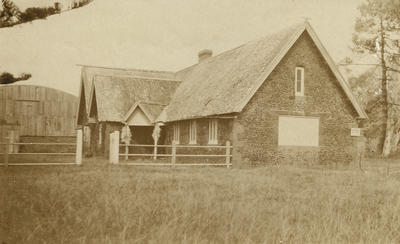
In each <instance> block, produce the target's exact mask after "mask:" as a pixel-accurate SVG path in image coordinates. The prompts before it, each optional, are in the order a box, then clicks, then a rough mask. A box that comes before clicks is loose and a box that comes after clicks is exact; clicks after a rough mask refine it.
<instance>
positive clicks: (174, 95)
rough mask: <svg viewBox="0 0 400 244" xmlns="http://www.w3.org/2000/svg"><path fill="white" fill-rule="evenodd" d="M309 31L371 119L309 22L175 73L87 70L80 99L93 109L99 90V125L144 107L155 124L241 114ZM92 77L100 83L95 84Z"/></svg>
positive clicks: (348, 92)
mask: <svg viewBox="0 0 400 244" xmlns="http://www.w3.org/2000/svg"><path fill="white" fill-rule="evenodd" d="M305 31H307V32H308V34H309V35H310V37H311V39H312V40H313V41H314V43H315V45H316V47H317V48H318V49H319V51H320V52H321V54H322V56H323V57H324V59H325V61H326V62H327V64H328V66H329V67H330V68H331V71H332V73H333V74H334V75H335V77H336V78H337V80H338V82H339V85H340V86H341V87H342V88H343V91H344V92H345V94H346V95H347V97H348V98H349V100H350V101H351V103H352V104H353V107H354V109H355V110H356V111H357V113H358V115H359V117H360V118H367V115H366V113H365V112H364V111H363V109H362V108H361V107H360V105H359V104H358V102H357V101H356V99H355V97H354V96H353V94H352V93H351V90H350V88H349V85H348V84H347V82H346V81H345V80H344V78H343V77H342V75H341V74H340V72H339V70H338V69H337V67H336V65H335V63H334V62H333V60H332V58H331V57H330V56H329V54H328V52H327V51H326V49H325V48H324V46H323V45H322V43H321V42H320V40H319V39H318V37H317V36H316V34H315V32H314V30H313V29H312V27H311V26H310V25H309V23H308V22H306V23H302V24H300V25H296V26H292V27H289V28H286V29H284V30H282V31H280V32H277V33H275V34H272V35H269V36H266V37H264V38H262V39H259V40H256V41H252V42H249V43H247V44H245V45H242V46H239V47H237V48H235V49H232V50H229V51H226V52H224V53H221V54H219V55H216V56H214V57H209V58H206V59H204V60H203V61H201V62H199V63H198V64H195V65H193V66H190V67H188V68H186V69H183V70H181V71H179V72H176V73H173V72H165V71H149V70H133V69H132V70H127V69H110V68H101V67H84V68H83V71H82V89H83V90H84V92H82V93H81V96H82V95H83V94H84V95H85V98H86V106H87V108H89V107H90V102H89V98H90V96H89V95H88V94H92V96H94V95H93V94H94V93H93V92H90V90H91V89H92V88H91V87H94V88H95V93H96V94H95V97H96V102H97V106H98V119H99V120H100V121H122V120H123V118H124V116H128V115H127V113H128V112H129V111H130V109H131V110H132V108H133V106H134V105H136V106H139V105H140V107H141V109H142V110H145V111H146V112H147V113H148V114H151V115H150V116H149V117H152V118H151V120H152V122H157V121H162V122H170V121H177V120H185V119H191V118H200V117H208V116H213V115H221V114H231V113H238V112H241V111H242V110H243V109H244V107H245V106H246V104H247V103H248V102H249V101H250V99H251V98H252V97H253V96H254V94H255V93H256V92H257V90H258V89H259V87H260V86H261V85H262V84H263V83H264V81H265V80H266V79H267V78H268V76H269V75H270V74H271V72H272V71H273V70H274V69H275V67H276V66H277V65H278V63H279V62H280V60H281V59H282V58H283V57H284V56H285V55H286V53H287V52H288V51H289V49H290V48H291V47H292V46H293V44H294V43H295V42H296V41H297V39H298V38H299V37H300V35H301V34H302V33H303V32H305ZM93 79H94V80H95V81H94V82H93V84H92V81H93ZM180 81H181V82H180ZM139 102H140V103H139ZM135 103H138V104H135ZM165 105H167V106H165ZM87 111H89V109H87ZM149 111H150V112H149ZM131 112H132V111H131Z"/></svg>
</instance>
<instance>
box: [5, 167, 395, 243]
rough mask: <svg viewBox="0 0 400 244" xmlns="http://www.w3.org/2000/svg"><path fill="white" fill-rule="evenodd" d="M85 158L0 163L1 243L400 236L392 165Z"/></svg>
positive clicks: (383, 239)
mask: <svg viewBox="0 0 400 244" xmlns="http://www.w3.org/2000/svg"><path fill="white" fill-rule="evenodd" d="M91 163H93V162H86V165H83V166H81V167H77V166H64V167H63V166H55V167H54V166H53V167H40V166H38V167H9V168H8V169H3V168H2V169H0V181H1V182H0V183H1V187H0V196H1V201H0V220H1V222H0V236H1V238H0V242H1V241H4V242H5V243H399V242H400V187H399V183H400V182H399V180H400V178H396V174H393V175H392V176H390V177H386V176H385V175H384V174H381V173H378V172H379V171H374V170H369V171H368V173H367V174H363V173H361V172H360V171H351V170H323V169H318V170H316V169H304V168H296V167H266V168H256V169H242V170H239V169H231V170H227V169H222V168H167V167H166V168H162V167H159V168H143V167H123V166H120V167H112V166H109V165H103V166H101V165H98V164H97V165H95V166H93V165H92V166H90V165H89V164H91Z"/></svg>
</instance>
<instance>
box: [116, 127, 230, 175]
mask: <svg viewBox="0 0 400 244" xmlns="http://www.w3.org/2000/svg"><path fill="white" fill-rule="evenodd" d="M121 147H122V148H124V149H125V151H124V152H120V148H121ZM130 147H141V148H153V153H129V148H130ZM160 148H170V149H171V150H170V151H171V153H159V151H160V150H158V149H160ZM181 148H189V149H190V148H192V149H196V148H197V149H198V148H200V149H220V150H222V149H223V151H224V154H215V153H214V154H179V153H177V149H181ZM232 148H233V147H232V146H231V143H230V142H229V141H227V142H226V144H225V146H218V145H215V146H214V145H208V146H198V145H177V144H175V143H172V145H145V144H120V140H119V131H116V132H113V133H111V134H110V163H112V164H123V165H135V166H146V165H148V166H224V167H226V168H230V167H231V166H232V163H231V158H232V154H231V152H232ZM133 157H150V158H153V159H154V160H156V159H157V158H160V157H167V158H170V162H169V163H157V162H154V163H146V162H143V163H135V162H128V159H129V158H133ZM120 158H124V159H125V162H122V163H120ZM177 158H224V159H225V160H224V161H225V162H224V163H177V162H176V159H177Z"/></svg>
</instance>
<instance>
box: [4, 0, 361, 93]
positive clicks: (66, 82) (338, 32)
mask: <svg viewBox="0 0 400 244" xmlns="http://www.w3.org/2000/svg"><path fill="white" fill-rule="evenodd" d="M14 2H15V3H16V4H17V5H18V6H19V7H20V8H21V9H22V10H23V9H25V8H26V7H30V6H32V5H35V6H45V5H50V6H51V5H53V2H54V1H49V0H14ZM60 2H63V3H64V5H65V4H67V2H68V0H63V1H60ZM360 2H361V0H334V1H333V0H248V1H247V0H129V1H128V0H112V1H110V0H95V1H94V2H93V3H91V4H89V5H87V6H86V7H83V8H79V9H75V10H72V11H68V12H64V13H62V14H60V15H54V16H51V17H49V18H47V20H37V21H34V22H32V23H27V24H23V25H19V26H14V27H12V28H3V29H0V72H2V71H8V72H13V73H17V74H18V73H21V72H28V73H31V74H32V75H33V77H32V78H31V79H30V80H29V81H24V82H22V83H26V84H37V85H43V86H49V87H53V88H58V89H61V90H64V91H67V92H70V93H72V94H76V95H77V93H78V90H79V82H80V80H79V79H80V67H78V66H76V64H90V65H101V66H111V67H125V68H143V69H157V70H169V71H176V70H179V69H182V68H184V67H186V66H189V65H192V64H193V63H195V62H197V52H198V51H199V50H201V49H204V48H209V49H212V50H213V51H214V54H218V53H220V52H222V51H225V50H229V49H231V48H234V47H236V46H238V45H241V44H243V43H246V42H248V41H251V40H253V39H256V38H259V37H262V36H264V35H266V34H268V33H270V32H273V31H275V30H277V29H279V28H282V27H285V26H287V25H291V24H294V23H297V22H301V21H304V18H305V17H307V18H309V20H310V22H311V25H312V26H313V27H314V29H315V30H316V32H317V34H318V36H319V37H320V39H321V40H322V42H323V43H324V45H325V46H326V48H327V49H328V51H329V53H330V54H331V56H332V57H333V58H334V60H335V61H337V62H338V61H339V60H341V59H342V58H344V57H345V56H346V55H349V54H350V52H349V50H348V47H349V46H350V45H351V35H352V32H353V26H354V21H355V17H356V16H357V14H358V11H357V6H358V5H359V4H360ZM22 83H20V84H22Z"/></svg>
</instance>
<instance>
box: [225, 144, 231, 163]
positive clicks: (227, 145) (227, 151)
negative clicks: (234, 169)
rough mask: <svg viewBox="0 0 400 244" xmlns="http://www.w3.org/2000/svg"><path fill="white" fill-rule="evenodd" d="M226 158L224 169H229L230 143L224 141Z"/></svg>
mask: <svg viewBox="0 0 400 244" xmlns="http://www.w3.org/2000/svg"><path fill="white" fill-rule="evenodd" d="M225 155H226V158H225V163H226V168H228V169H229V167H230V163H231V162H230V161H231V142H230V141H226V154H225Z"/></svg>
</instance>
